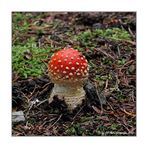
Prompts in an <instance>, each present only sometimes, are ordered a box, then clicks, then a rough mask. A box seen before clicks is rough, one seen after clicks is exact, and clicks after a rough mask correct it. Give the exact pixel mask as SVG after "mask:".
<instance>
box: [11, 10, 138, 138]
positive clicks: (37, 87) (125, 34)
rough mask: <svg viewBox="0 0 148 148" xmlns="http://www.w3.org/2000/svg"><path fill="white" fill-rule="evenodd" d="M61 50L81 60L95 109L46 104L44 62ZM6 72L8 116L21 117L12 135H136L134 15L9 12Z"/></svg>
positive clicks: (48, 89) (90, 105)
mask: <svg viewBox="0 0 148 148" xmlns="http://www.w3.org/2000/svg"><path fill="white" fill-rule="evenodd" d="M64 47H72V48H74V49H78V50H79V51H80V52H82V53H83V55H85V56H86V58H87V60H88V63H89V65H90V70H89V83H91V84H92V85H93V86H94V88H95V89H96V91H97V93H98V95H99V98H100V99H101V100H103V101H102V102H101V103H100V104H97V103H95V102H93V101H92V102H91V101H90V102H89V103H87V104H84V105H82V106H81V107H79V108H78V109H76V110H75V111H74V112H73V113H68V112H67V110H66V109H65V107H64V106H62V105H61V104H58V103H57V102H54V103H52V104H51V105H49V104H48V98H49V95H50V92H51V90H52V88H53V83H51V81H50V78H49V76H48V70H47V65H48V61H49V60H50V57H51V55H52V54H53V53H54V52H56V51H58V50H59V49H62V48H64ZM12 70H13V71H12V112H16V111H23V113H24V116H25V121H22V122H18V123H12V135H13V136H135V135H136V13H132V12H130V13H128V12H119V13H117V12H115V13H114V12H108V13H105V12H85V13H83V12H61V13H60V12H57V13H52V12H50V13H49V12H46V13H41V12H26V13H25V12H23V13H20V12H13V13H12ZM87 99H88V100H89V96H87Z"/></svg>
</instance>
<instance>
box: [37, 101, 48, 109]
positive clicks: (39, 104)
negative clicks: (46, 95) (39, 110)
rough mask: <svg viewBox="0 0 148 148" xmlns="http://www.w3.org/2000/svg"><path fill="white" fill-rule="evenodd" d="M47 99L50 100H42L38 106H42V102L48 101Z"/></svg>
mask: <svg viewBox="0 0 148 148" xmlns="http://www.w3.org/2000/svg"><path fill="white" fill-rule="evenodd" d="M47 100H48V99H45V100H43V101H41V102H40V103H39V104H38V105H37V107H38V106H40V105H41V104H42V103H44V102H46V101H47Z"/></svg>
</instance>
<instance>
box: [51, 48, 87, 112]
mask: <svg viewBox="0 0 148 148" xmlns="http://www.w3.org/2000/svg"><path fill="white" fill-rule="evenodd" d="M48 70H49V76H50V78H51V81H52V82H53V83H54V88H53V90H52V92H51V95H50V98H49V103H51V102H52V101H53V97H54V96H57V97H58V99H60V100H64V101H65V103H66V105H67V107H68V109H69V110H70V111H72V110H73V109H74V108H76V107H77V106H78V105H81V104H82V101H83V100H84V99H85V91H84V89H83V84H84V83H85V82H86V80H87V78H88V62H87V60H86V58H85V57H84V56H83V55H82V54H81V53H80V52H78V51H77V50H74V49H73V48H64V49H62V50H60V51H58V52H56V53H54V54H53V56H52V57H51V59H50V61H49V65H48Z"/></svg>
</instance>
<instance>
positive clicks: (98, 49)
mask: <svg viewBox="0 0 148 148" xmlns="http://www.w3.org/2000/svg"><path fill="white" fill-rule="evenodd" d="M95 50H96V51H100V52H102V53H103V54H105V55H106V56H107V57H110V58H111V59H113V60H115V58H114V57H113V56H111V55H110V54H108V53H106V52H105V51H103V50H102V49H100V48H96V49H95Z"/></svg>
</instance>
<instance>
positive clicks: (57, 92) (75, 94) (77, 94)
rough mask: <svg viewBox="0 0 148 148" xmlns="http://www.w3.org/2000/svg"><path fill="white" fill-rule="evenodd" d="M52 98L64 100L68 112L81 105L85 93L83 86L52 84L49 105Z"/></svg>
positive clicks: (76, 84)
mask: <svg viewBox="0 0 148 148" xmlns="http://www.w3.org/2000/svg"><path fill="white" fill-rule="evenodd" d="M54 96H58V98H59V99H60V100H64V101H65V103H66V105H67V106H68V110H70V111H72V110H73V109H75V108H76V107H77V106H78V105H81V104H82V101H83V100H84V99H85V91H84V89H83V86H82V85H80V84H78V83H69V84H54V88H53V90H52V92H51V95H50V98H49V103H51V102H52V101H53V97H54Z"/></svg>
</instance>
